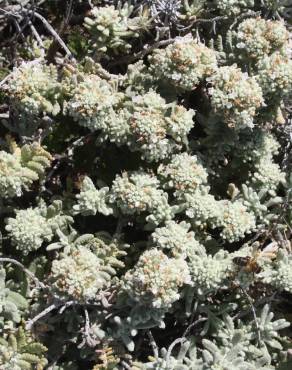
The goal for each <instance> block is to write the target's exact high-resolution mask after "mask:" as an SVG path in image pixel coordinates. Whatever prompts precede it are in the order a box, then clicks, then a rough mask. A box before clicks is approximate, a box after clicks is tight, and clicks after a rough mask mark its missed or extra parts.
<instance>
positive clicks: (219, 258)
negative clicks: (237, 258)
mask: <svg viewBox="0 0 292 370" xmlns="http://www.w3.org/2000/svg"><path fill="white" fill-rule="evenodd" d="M188 266H189V269H190V274H191V281H192V284H193V286H194V288H195V289H196V291H197V292H198V294H202V295H203V294H207V293H210V292H215V291H216V290H218V289H222V288H224V286H225V282H226V281H227V278H228V274H229V272H230V271H231V269H232V260H231V258H230V256H229V254H228V253H227V252H225V251H220V252H218V253H217V254H215V255H214V256H211V255H207V254H204V253H201V254H196V253H191V254H190V255H189V262H188Z"/></svg>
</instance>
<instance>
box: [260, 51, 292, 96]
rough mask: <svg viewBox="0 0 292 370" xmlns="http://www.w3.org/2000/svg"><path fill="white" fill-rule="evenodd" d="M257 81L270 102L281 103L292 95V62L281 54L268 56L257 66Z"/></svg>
mask: <svg viewBox="0 0 292 370" xmlns="http://www.w3.org/2000/svg"><path fill="white" fill-rule="evenodd" d="M257 69H258V75H257V81H258V83H259V85H260V86H261V88H262V90H263V93H264V95H265V96H266V97H267V99H268V100H272V101H279V100H281V99H282V98H283V97H285V96H287V95H288V94H290V93H291V89H292V60H291V59H289V57H287V56H283V55H282V54H280V53H274V54H272V55H271V56H266V57H264V58H263V59H261V60H260V61H259V63H258V64H257Z"/></svg>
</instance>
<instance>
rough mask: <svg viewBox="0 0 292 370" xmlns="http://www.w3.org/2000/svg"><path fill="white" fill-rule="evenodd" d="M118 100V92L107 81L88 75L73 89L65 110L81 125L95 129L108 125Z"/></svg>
mask: <svg viewBox="0 0 292 370" xmlns="http://www.w3.org/2000/svg"><path fill="white" fill-rule="evenodd" d="M118 101H119V97H118V94H117V93H116V92H114V91H113V88H112V87H111V85H110V84H109V83H108V82H107V81H105V80H103V79H101V78H100V77H98V76H96V75H88V76H84V77H83V81H82V82H80V83H79V84H78V86H77V87H76V88H75V90H74V91H73V96H72V97H71V99H70V100H69V101H68V103H67V104H66V108H65V110H66V112H67V113H68V114H69V116H71V117H73V119H74V120H75V121H77V122H78V123H79V124H80V125H81V126H84V127H87V128H89V129H90V130H92V131H95V130H100V129H102V128H104V126H106V120H107V118H108V115H109V113H110V111H111V108H112V106H113V105H115V104H116V103H117V102H118Z"/></svg>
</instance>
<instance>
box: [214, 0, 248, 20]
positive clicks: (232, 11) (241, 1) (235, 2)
mask: <svg viewBox="0 0 292 370" xmlns="http://www.w3.org/2000/svg"><path fill="white" fill-rule="evenodd" d="M215 4H216V6H217V8H218V9H219V10H220V12H221V13H222V14H226V15H228V16H234V15H239V14H240V13H242V12H243V11H245V10H247V9H249V8H253V7H254V0H215Z"/></svg>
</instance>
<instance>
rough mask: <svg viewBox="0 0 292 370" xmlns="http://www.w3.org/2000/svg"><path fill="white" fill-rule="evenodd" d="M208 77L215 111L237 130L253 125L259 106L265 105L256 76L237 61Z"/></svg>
mask: <svg viewBox="0 0 292 370" xmlns="http://www.w3.org/2000/svg"><path fill="white" fill-rule="evenodd" d="M208 80H209V83H210V84H211V88H210V89H209V93H210V96H211V105H212V107H213V109H214V111H215V113H217V114H218V115H220V116H222V117H223V118H224V120H225V121H226V123H227V124H228V126H230V127H234V129H236V130H240V129H243V128H246V127H253V125H254V124H253V120H254V117H255V115H256V113H257V109H259V108H260V107H262V106H263V105H264V100H263V94H262V90H261V88H260V86H259V84H258V83H257V81H256V79H255V78H254V77H249V76H248V75H247V74H246V73H243V72H241V70H240V69H239V68H237V67H236V66H235V65H233V66H225V67H221V68H219V69H218V70H217V72H216V73H215V74H214V75H213V76H211V77H210V78H209V79H208Z"/></svg>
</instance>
